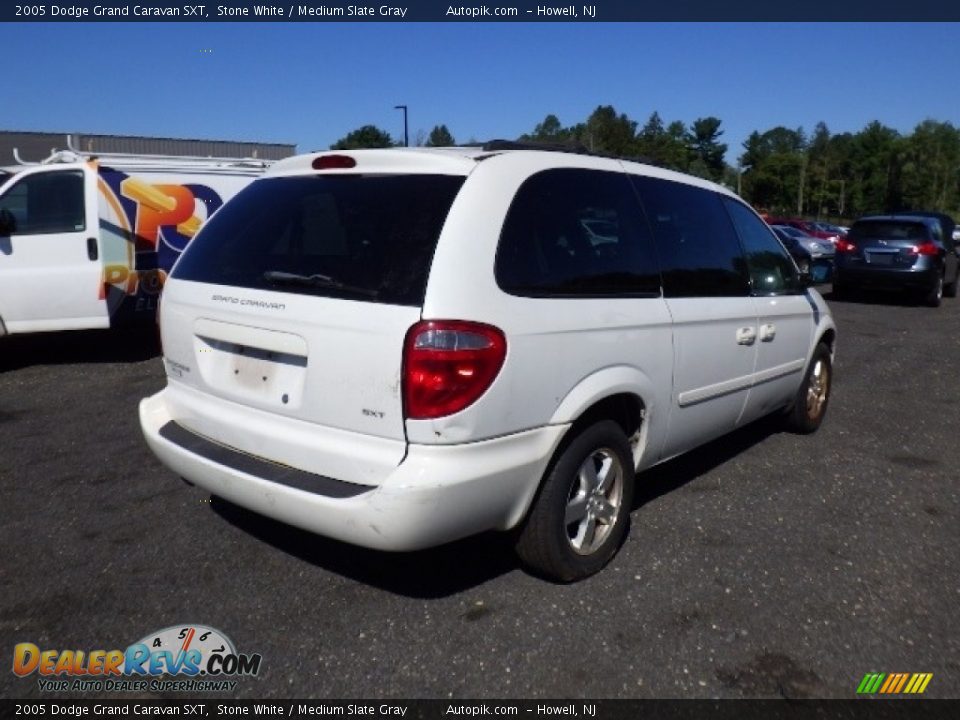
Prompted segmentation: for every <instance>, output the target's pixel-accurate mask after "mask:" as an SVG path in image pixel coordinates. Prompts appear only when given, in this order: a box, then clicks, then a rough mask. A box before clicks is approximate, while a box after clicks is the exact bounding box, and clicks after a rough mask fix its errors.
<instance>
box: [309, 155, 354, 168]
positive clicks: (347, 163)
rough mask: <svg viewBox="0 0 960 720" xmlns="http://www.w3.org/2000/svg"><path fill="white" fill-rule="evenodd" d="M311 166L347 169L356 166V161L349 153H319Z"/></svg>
mask: <svg viewBox="0 0 960 720" xmlns="http://www.w3.org/2000/svg"><path fill="white" fill-rule="evenodd" d="M311 166H312V167H313V169H314V170H349V169H350V168H355V167H356V166H357V161H356V160H355V159H354V158H352V157H350V156H349V155H321V156H320V157H315V158H314V159H313V162H312V163H311Z"/></svg>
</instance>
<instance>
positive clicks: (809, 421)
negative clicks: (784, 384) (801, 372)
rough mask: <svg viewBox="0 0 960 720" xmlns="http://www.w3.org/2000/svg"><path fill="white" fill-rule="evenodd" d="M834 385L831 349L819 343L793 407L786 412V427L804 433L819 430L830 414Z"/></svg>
mask: <svg viewBox="0 0 960 720" xmlns="http://www.w3.org/2000/svg"><path fill="white" fill-rule="evenodd" d="M832 384H833V364H832V363H831V362H830V348H828V347H827V346H826V345H825V344H823V343H820V344H819V345H817V347H816V349H815V350H814V351H813V357H812V358H811V359H810V366H809V367H808V368H807V374H806V376H804V378H803V382H802V383H800V389H799V390H797V397H796V398H795V399H794V402H793V407H792V408H791V409H790V411H789V412H788V413H787V416H786V427H787V430H789V431H791V432H795V433H800V434H802V435H809V434H810V433H812V432H816V430H817V428H819V427H820V423H822V422H823V416H824V415H826V413H827V404H828V403H829V402H830V388H831V386H832Z"/></svg>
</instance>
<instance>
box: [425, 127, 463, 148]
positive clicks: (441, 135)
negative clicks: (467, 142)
mask: <svg viewBox="0 0 960 720" xmlns="http://www.w3.org/2000/svg"><path fill="white" fill-rule="evenodd" d="M456 144H457V141H456V140H454V139H453V135H451V134H450V131H449V130H448V129H447V126H446V125H434V126H433V130H431V131H430V137H428V138H427V147H450V146H451V145H456Z"/></svg>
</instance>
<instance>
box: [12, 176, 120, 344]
mask: <svg viewBox="0 0 960 720" xmlns="http://www.w3.org/2000/svg"><path fill="white" fill-rule="evenodd" d="M0 208H5V209H7V210H8V211H10V213H11V214H12V215H13V217H14V220H15V226H14V228H13V230H12V232H9V233H8V234H7V235H6V237H0V318H2V319H3V322H4V324H5V325H6V327H7V331H8V332H11V333H14V332H36V331H43V330H72V329H80V328H105V327H108V326H109V318H108V316H107V309H106V302H105V301H104V299H103V297H102V292H101V291H102V266H101V263H100V249H99V242H98V239H97V233H98V228H97V225H98V223H97V214H96V175H95V173H94V172H93V170H91V169H90V168H87V167H76V166H74V167H70V168H51V167H42V168H36V169H33V168H31V169H29V170H24V171H22V172H21V173H18V174H17V175H15V176H14V178H13V179H12V180H11V181H10V183H9V184H8V185H7V187H6V188H5V189H4V191H3V193H2V195H0Z"/></svg>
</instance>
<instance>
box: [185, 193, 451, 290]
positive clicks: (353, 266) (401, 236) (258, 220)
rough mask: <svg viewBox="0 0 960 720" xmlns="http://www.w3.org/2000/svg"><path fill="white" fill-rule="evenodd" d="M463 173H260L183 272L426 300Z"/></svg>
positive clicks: (246, 283) (279, 286) (219, 216)
mask: <svg viewBox="0 0 960 720" xmlns="http://www.w3.org/2000/svg"><path fill="white" fill-rule="evenodd" d="M463 180H464V179H463V178H462V177H456V176H447V175H376V176H374V175H370V176H366V175H338V176H310V177H290V178H267V179H263V180H257V181H256V182H254V183H252V184H251V185H249V186H248V187H247V188H246V189H244V190H243V191H242V192H240V193H239V194H238V195H237V196H236V197H235V198H234V199H233V200H231V201H230V202H228V203H227V204H226V205H224V207H223V208H222V209H221V210H220V211H219V212H217V213H215V214H214V215H213V217H212V218H211V219H210V220H209V221H208V222H207V224H206V226H205V227H204V229H203V232H201V233H200V235H198V236H197V239H196V240H194V241H193V242H192V243H191V244H190V245H189V246H188V248H187V251H186V252H185V253H184V254H183V257H182V258H181V259H180V261H179V262H178V263H177V265H176V267H175V268H174V270H173V277H174V278H177V279H179V280H193V281H196V282H204V283H213V284H216V285H229V286H234V287H245V288H254V289H260V290H274V291H280V292H290V293H301V294H309V295H323V296H327V297H345V298H351V299H361V300H367V301H371V302H381V303H387V304H394V305H421V304H422V303H423V296H424V292H425V290H426V283H427V274H428V272H429V268H430V262H431V260H432V258H433V252H434V249H435V248H436V244H437V238H438V236H439V235H440V230H441V228H442V227H443V223H444V221H445V220H446V217H447V213H448V212H449V210H450V205H451V204H452V203H453V199H454V197H455V196H456V194H457V192H458V191H459V189H460V186H461V185H462V184H463Z"/></svg>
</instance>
